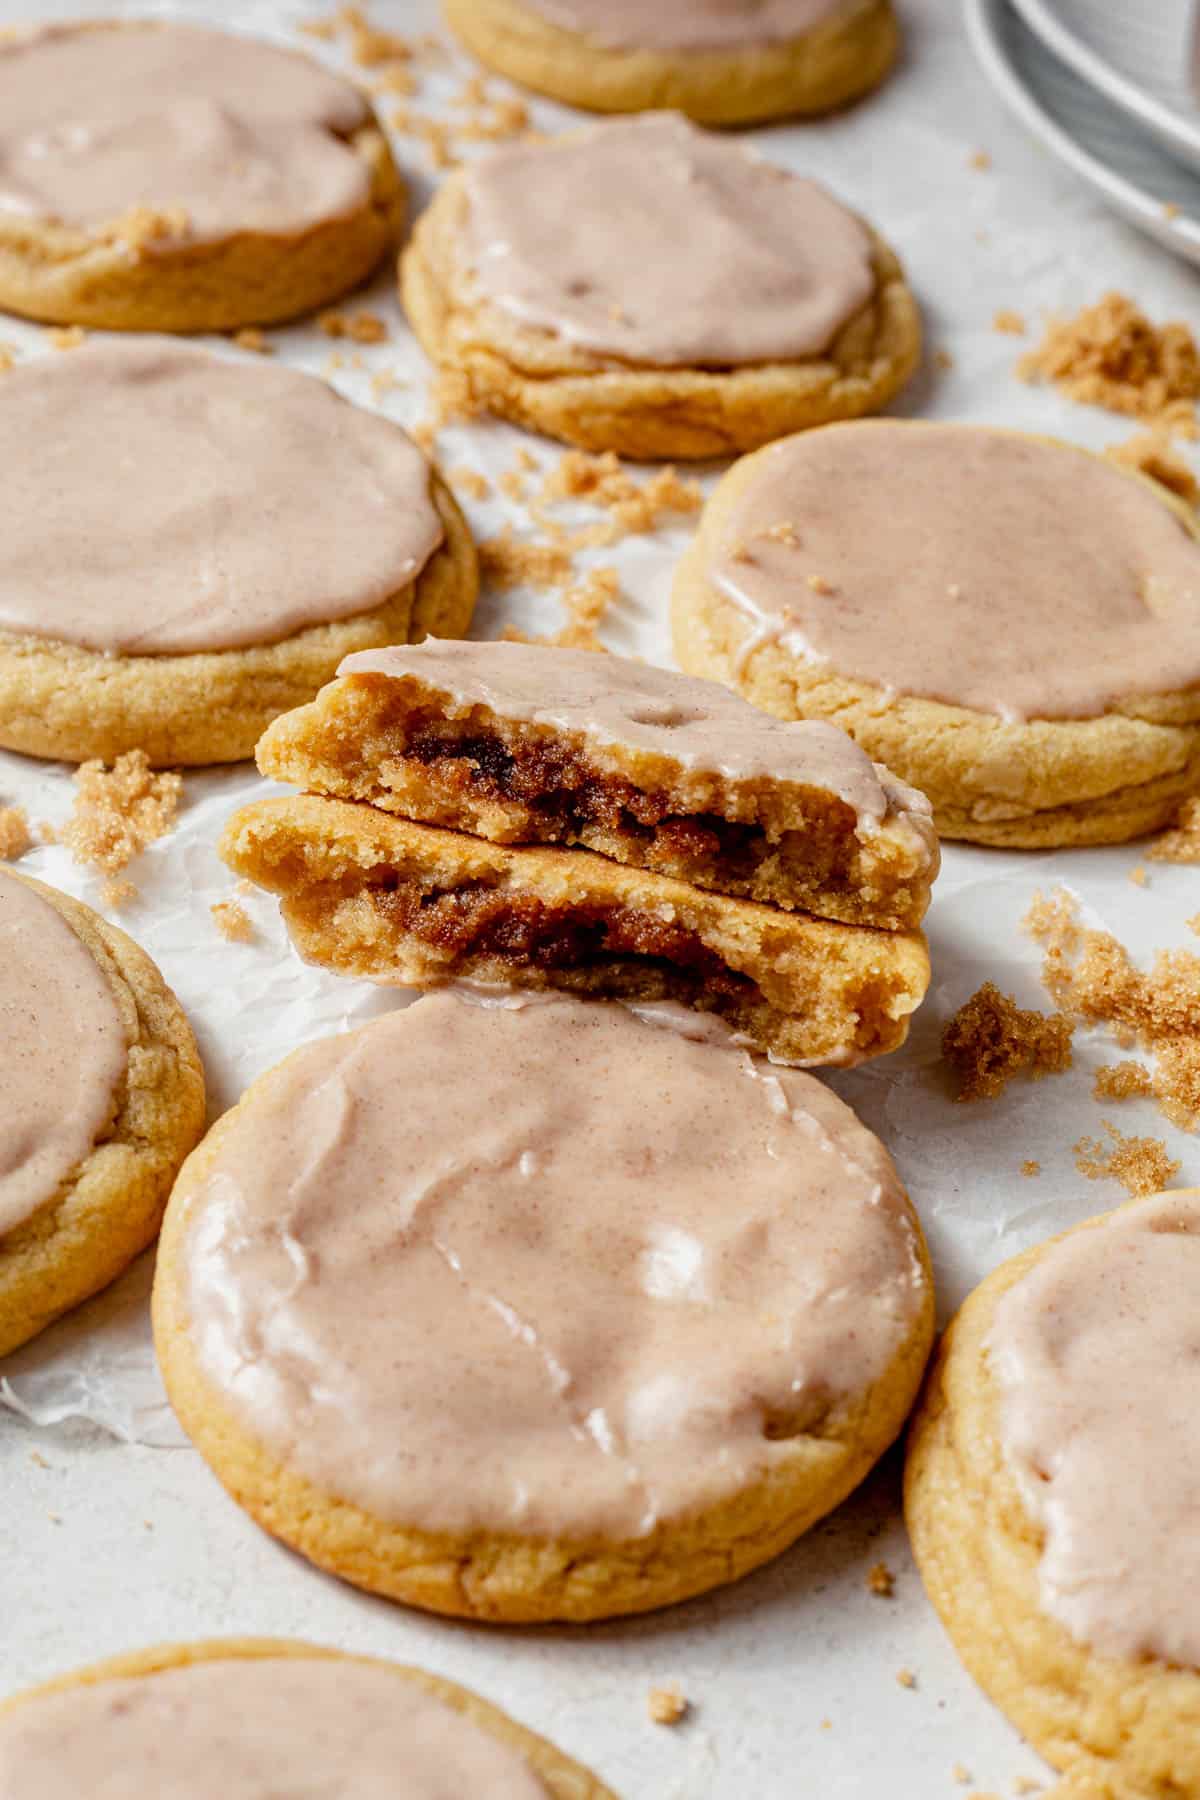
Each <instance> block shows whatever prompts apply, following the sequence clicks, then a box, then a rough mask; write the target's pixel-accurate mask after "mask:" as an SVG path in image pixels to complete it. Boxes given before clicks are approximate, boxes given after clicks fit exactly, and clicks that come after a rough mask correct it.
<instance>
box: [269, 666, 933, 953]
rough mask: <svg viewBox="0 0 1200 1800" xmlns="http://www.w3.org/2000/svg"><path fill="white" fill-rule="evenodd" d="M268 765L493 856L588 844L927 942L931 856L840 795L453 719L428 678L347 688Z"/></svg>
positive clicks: (473, 718) (327, 694) (525, 725)
mask: <svg viewBox="0 0 1200 1800" xmlns="http://www.w3.org/2000/svg"><path fill="white" fill-rule="evenodd" d="M257 755H258V765H259V768H260V769H261V770H262V772H263V774H264V775H270V776H273V777H274V778H275V779H276V780H279V781H286V782H289V783H290V784H291V785H292V786H294V787H297V788H299V789H300V790H301V791H302V792H305V793H319V794H322V795H327V796H330V797H333V798H336V799H341V800H360V801H366V802H367V803H368V804H369V805H371V806H375V807H378V808H380V809H381V810H382V811H384V812H388V813H397V814H399V815H401V816H402V817H404V818H407V819H412V820H415V821H417V822H419V823H421V824H425V825H437V826H442V827H445V828H448V829H450V830H455V831H465V832H471V833H474V834H475V835H477V836H479V837H483V838H487V839H488V840H489V841H490V842H493V843H499V844H564V845H583V846H585V847H586V848H588V849H590V850H594V851H597V852H598V853H599V854H600V855H602V856H607V857H609V858H611V859H612V860H613V861H615V862H619V863H624V864H626V865H627V866H629V867H632V868H639V869H649V870H652V871H654V872H655V873H656V874H659V875H666V876H669V877H671V878H672V879H674V880H676V881H685V882H689V883H691V884H692V885H693V886H696V887H702V888H706V889H712V890H713V891H715V892H717V893H721V894H727V895H730V896H732V897H734V898H738V899H745V900H756V901H761V902H762V903H763V904H765V905H774V906H781V907H784V908H785V909H787V910H791V909H793V908H796V907H802V908H803V909H804V910H805V911H807V912H811V913H813V914H815V915H817V916H818V917H820V918H829V919H838V920H841V921H843V922H844V923H847V924H851V925H872V926H877V927H879V928H880V929H882V930H885V931H891V930H904V929H915V928H916V927H917V926H918V925H919V924H920V922H921V919H922V917H923V916H924V913H925V910H926V908H927V906H928V902H929V891H930V885H931V872H932V870H931V859H930V854H929V849H928V846H927V845H926V844H925V843H924V842H917V841H914V838H913V834H912V833H911V832H903V831H896V830H892V829H889V826H888V825H887V824H886V823H885V824H884V825H882V826H881V827H880V828H879V829H878V830H877V831H875V832H873V833H872V834H871V835H870V836H869V837H866V838H860V837H858V836H856V835H855V826H856V823H857V815H856V814H855V812H854V811H853V809H852V808H851V807H850V806H848V805H847V804H846V803H845V802H844V801H842V800H840V799H839V798H838V797H837V796H836V795H834V794H830V793H827V792H823V791H822V790H820V789H818V788H801V787H800V785H799V784H798V783H795V782H791V783H788V784H786V789H784V788H783V787H782V786H781V784H780V783H778V782H777V781H775V780H774V779H773V778H772V777H771V776H769V775H762V776H755V777H752V778H751V777H743V778H738V779H734V778H732V777H729V776H725V775H722V773H721V772H720V771H719V770H717V769H694V768H691V767H684V766H682V765H680V764H675V765H674V766H673V768H671V767H669V765H668V764H667V760H666V759H665V758H664V757H663V756H661V755H654V754H650V753H647V752H645V751H641V750H638V749H637V748H635V747H633V746H631V745H621V744H606V745H604V747H603V749H596V748H593V747H592V746H590V745H589V742H588V740H587V737H586V735H585V733H584V732H582V731H580V730H568V729H564V728H562V727H557V728H556V727H552V726H549V725H542V724H538V723H535V722H533V721H526V720H522V719H519V718H510V717H506V716H505V715H504V714H503V712H498V711H496V710H494V709H493V708H491V707H486V706H482V705H472V706H471V707H470V708H465V707H458V706H456V705H453V704H452V703H451V702H450V700H449V697H448V696H447V695H446V694H445V693H444V692H441V691H440V690H438V689H437V688H436V686H433V685H430V684H429V683H425V682H422V681H421V680H419V679H418V677H416V676H415V675H413V676H406V677H404V678H403V679H391V678H389V677H388V676H385V675H374V676H373V675H370V674H366V673H363V674H353V675H349V676H346V677H343V678H342V679H341V680H339V681H337V682H334V683H333V684H332V685H331V686H329V687H327V688H325V689H324V690H323V691H322V693H321V694H320V695H319V696H318V698H317V699H316V700H315V701H314V702H313V703H312V704H311V705H309V706H305V707H301V708H299V709H298V710H297V711H295V712H293V713H289V714H287V715H286V716H285V717H282V718H279V719H276V720H275V722H274V724H273V725H272V726H270V727H269V729H268V730H267V732H266V733H265V735H264V736H263V738H262V740H261V742H260V743H259V746H258V752H257ZM785 819H786V823H784V820H785ZM932 869H936V860H934V861H933V863H932Z"/></svg>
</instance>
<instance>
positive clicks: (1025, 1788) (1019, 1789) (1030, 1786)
mask: <svg viewBox="0 0 1200 1800" xmlns="http://www.w3.org/2000/svg"><path fill="white" fill-rule="evenodd" d="M1041 1791H1042V1784H1041V1782H1040V1781H1035V1780H1034V1779H1033V1777H1032V1776H1031V1775H1018V1776H1017V1779H1016V1780H1015V1781H1014V1782H1013V1792H1014V1794H1040V1793H1041Z"/></svg>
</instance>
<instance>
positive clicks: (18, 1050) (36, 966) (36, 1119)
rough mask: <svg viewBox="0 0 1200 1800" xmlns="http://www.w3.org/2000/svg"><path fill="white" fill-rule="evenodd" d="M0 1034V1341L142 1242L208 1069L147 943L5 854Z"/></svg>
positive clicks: (188, 1132) (87, 1289)
mask: <svg viewBox="0 0 1200 1800" xmlns="http://www.w3.org/2000/svg"><path fill="white" fill-rule="evenodd" d="M0 1036H2V1038H3V1043H4V1078H5V1094H4V1106H3V1108H2V1109H0V1356H2V1355H4V1354H5V1353H6V1352H8V1351H9V1350H15V1349H16V1347H17V1345H18V1344H23V1343H24V1342H25V1341H26V1340H27V1339H28V1338H31V1337H34V1336H36V1334H37V1333H38V1332H39V1331H41V1330H43V1328H44V1327H45V1326H47V1325H49V1324H50V1323H51V1322H52V1321H53V1320H54V1319H56V1318H57V1317H58V1316H59V1314H60V1313H63V1312H66V1311H67V1309H68V1308H69V1307H72V1306H77V1305H78V1304H79V1303H80V1301H82V1300H86V1299H87V1298H88V1297H89V1296H90V1295H91V1294H95V1293H97V1292H98V1291H99V1290H100V1289H101V1288H102V1287H106V1286H107V1285H108V1283H109V1282H110V1281H113V1280H115V1279H116V1277H117V1276H118V1275H119V1274H120V1273H121V1272H122V1270H123V1269H125V1268H126V1267H127V1266H128V1264H129V1263H131V1262H132V1261H133V1259H134V1257H135V1256H138V1255H139V1254H140V1253H141V1251H143V1250H144V1249H145V1248H146V1246H147V1244H149V1243H151V1242H153V1239H154V1237H155V1234H156V1232H157V1231H158V1225H159V1220H160V1218H161V1217H162V1210H163V1207H164V1205H165V1204H166V1198H167V1194H168V1192H169V1191H170V1187H171V1183H172V1182H173V1181H174V1179H175V1176H176V1173H177V1172H178V1169H179V1165H180V1164H181V1163H182V1161H183V1159H184V1157H185V1156H186V1155H187V1153H188V1151H189V1150H190V1149H191V1148H192V1146H193V1144H195V1142H196V1140H197V1138H198V1137H199V1136H200V1133H201V1131H202V1129H203V1126H204V1075H203V1072H202V1070H201V1067H200V1058H199V1056H198V1054H197V1051H196V1044H195V1039H194V1038H193V1036H192V1033H191V1028H190V1027H189V1025H188V1022H187V1020H186V1018H185V1017H184V1015H183V1011H182V1009H181V1008H180V1006H179V1003H178V1001H177V1000H176V998H175V996H174V994H172V992H171V990H170V989H169V988H168V987H167V985H166V983H165V982H164V981H163V978H162V976H161V975H160V974H159V972H158V970H157V969H156V968H155V966H154V964H153V963H152V962H151V961H150V959H149V957H148V956H147V955H146V954H145V953H144V951H142V950H139V949H138V946H137V945H136V944H135V943H133V942H132V941H131V940H130V939H129V938H127V937H126V936H125V933H124V932H123V931H117V930H116V929H115V927H113V926H112V925H109V924H107V923H106V922H105V921H104V920H103V919H101V918H100V917H98V915H97V914H96V913H94V912H93V911H92V910H91V908H90V907H87V906H83V905H81V904H80V902H79V901H78V900H72V899H70V898H69V897H68V896H67V895H66V894H60V893H58V892H57V890H56V889H54V888H49V887H43V885H42V883H41V882H39V881H31V880H29V879H28V878H27V877H25V876H21V875H17V874H15V873H14V872H13V871H12V870H11V869H7V868H3V867H0ZM0 1785H2V1784H0Z"/></svg>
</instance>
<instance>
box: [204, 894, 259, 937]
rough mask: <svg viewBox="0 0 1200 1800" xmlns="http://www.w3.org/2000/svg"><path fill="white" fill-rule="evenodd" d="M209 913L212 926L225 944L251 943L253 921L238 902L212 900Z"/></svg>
mask: <svg viewBox="0 0 1200 1800" xmlns="http://www.w3.org/2000/svg"><path fill="white" fill-rule="evenodd" d="M209 911H210V912H211V913H212V916H213V924H214V925H215V926H216V928H217V930H218V931H219V932H220V934H221V936H222V937H223V938H224V939H225V941H226V942H227V943H230V944H250V943H253V941H254V921H253V920H252V919H251V917H250V914H249V913H248V912H247V911H246V909H245V907H244V906H243V905H242V903H241V901H240V900H214V901H213V904H212V905H211V907H210V908H209Z"/></svg>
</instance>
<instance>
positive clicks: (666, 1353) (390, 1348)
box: [179, 994, 927, 1541]
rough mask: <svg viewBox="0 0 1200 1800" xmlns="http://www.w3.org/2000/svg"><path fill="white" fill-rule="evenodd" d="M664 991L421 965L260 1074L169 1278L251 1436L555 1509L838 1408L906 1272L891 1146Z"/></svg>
mask: <svg viewBox="0 0 1200 1800" xmlns="http://www.w3.org/2000/svg"><path fill="white" fill-rule="evenodd" d="M670 1014H671V1009H668V1015H670ZM673 1016H675V1017H676V1018H678V1019H679V1020H680V1025H679V1028H678V1029H671V1028H667V1027H665V1026H660V1025H651V1024H647V1023H643V1022H642V1021H641V1020H639V1019H638V1018H636V1017H635V1016H634V1014H633V1013H632V1012H630V1011H628V1010H626V1009H625V1008H624V1007H621V1006H618V1005H614V1004H607V1003H602V1002H592V1003H585V1002H579V1001H573V1000H564V999H558V998H547V999H532V1000H526V999H522V998H520V997H515V996H514V997H510V998H509V999H508V1000H507V1001H505V1002H501V1003H496V1002H495V1001H493V1002H491V1003H487V1004H481V1003H479V1002H477V1001H472V1000H470V999H467V998H463V997H459V996H457V995H453V994H439V995H434V996H432V997H430V998H427V999H423V1000H421V1001H419V1002H418V1003H417V1004H416V1005H415V1006H412V1007H410V1008H408V1009H407V1010H405V1011H402V1012H397V1013H392V1014H390V1015H388V1016H387V1017H385V1018H383V1019H381V1020H379V1021H377V1022H376V1023H374V1024H372V1025H369V1026H367V1027H366V1028H365V1029H363V1030H360V1031H356V1032H353V1033H350V1034H348V1035H346V1036H342V1037H337V1038H331V1039H327V1040H325V1041H324V1042H322V1043H318V1044H314V1045H311V1046H310V1047H308V1048H307V1049H304V1050H302V1051H300V1052H299V1053H298V1054H297V1055H295V1056H293V1057H291V1058H290V1059H289V1060H288V1061H287V1062H285V1063H284V1064H282V1065H281V1066H280V1068H279V1069H278V1070H276V1071H275V1072H274V1073H273V1074H271V1075H269V1076H267V1077H266V1078H265V1080H264V1081H263V1082H262V1083H260V1084H259V1085H258V1086H257V1087H256V1088H255V1089H254V1090H253V1091H252V1094H251V1096H250V1098H249V1100H248V1101H246V1102H244V1103H243V1106H242V1108H241V1109H239V1110H238V1111H237V1112H236V1113H235V1114H233V1115H232V1117H231V1119H230V1121H229V1123H228V1124H227V1125H225V1126H223V1127H222V1135H221V1139H220V1142H219V1148H218V1153H217V1155H216V1156H215V1158H214V1159H213V1160H212V1162H211V1163H210V1164H209V1165H208V1167H207V1170H206V1171H205V1174H204V1175H203V1177H202V1179H201V1183H200V1185H199V1187H198V1188H197V1189H193V1190H192V1191H190V1192H189V1194H188V1197H187V1202H186V1204H187V1224H186V1227H185V1234H184V1237H183V1240H182V1245H183V1249H182V1254H183V1259H184V1260H183V1266H182V1269H181V1273H180V1276H179V1281H180V1286H181V1302H182V1312H183V1316H184V1317H185V1319H187V1320H188V1321H189V1323H188V1326H187V1328H188V1329H189V1331H190V1334H191V1338H192V1342H193V1345H194V1350H195V1355H196V1358H197V1363H198V1367H199V1369H200V1371H201V1372H202V1374H203V1376H204V1377H205V1378H206V1380H207V1382H208V1383H209V1384H210V1385H211V1386H212V1387H213V1388H215V1390H216V1391H217V1392H218V1393H219V1394H220V1395H221V1396H222V1398H223V1400H224V1402H225V1404H226V1405H227V1406H228V1407H229V1408H230V1409H231V1410H232V1412H233V1414H234V1416H235V1417H236V1418H237V1419H239V1420H240V1421H241V1423H242V1425H243V1426H244V1427H245V1429H246V1430H247V1431H248V1432H249V1433H250V1434H251V1435H252V1436H253V1438H254V1440H255V1441H256V1442H257V1443H259V1444H261V1445H262V1446H264V1447H265V1449H266V1450H267V1451H268V1452H269V1453H270V1454H271V1455H273V1456H274V1457H276V1458H278V1459H279V1460H280V1461H282V1462H283V1463H284V1464H285V1465H286V1466H287V1467H288V1468H289V1469H292V1470H298V1471H299V1472H300V1473H302V1474H304V1475H305V1476H307V1477H308V1478H309V1479H310V1480H312V1481H313V1482H315V1483H316V1484H318V1486H320V1487H322V1488H323V1489H324V1490H325V1491H327V1492H334V1493H336V1494H338V1495H339V1496H340V1497H341V1498H342V1499H343V1500H348V1501H351V1502H353V1503H355V1504H357V1505H359V1506H361V1507H363V1508H364V1509H365V1510H366V1511H368V1512H369V1513H371V1514H373V1515H374V1516H375V1517H377V1518H379V1519H381V1520H384V1521H389V1522H394V1523H398V1524H404V1525H407V1526H410V1527H415V1528H420V1529H424V1530H428V1531H432V1532H438V1531H446V1532H452V1533H463V1532H470V1531H476V1530H478V1531H492V1532H499V1533H504V1532H517V1533H523V1534H535V1535H537V1536H539V1537H548V1538H559V1539H563V1540H568V1541H571V1540H578V1539H586V1538H589V1537H594V1536H606V1537H613V1538H616V1539H625V1538H630V1537H637V1536H641V1535H645V1534H647V1533H649V1532H651V1531H652V1530H653V1529H654V1528H655V1526H656V1525H657V1524H658V1523H659V1522H660V1521H667V1520H673V1519H679V1518H682V1517H686V1516H688V1515H690V1514H693V1513H695V1512H696V1511H698V1510H700V1509H703V1508H704V1507H706V1506H708V1505H711V1504H714V1503H716V1502H718V1501H720V1500H721V1499H723V1498H725V1497H727V1496H729V1495H730V1494H732V1493H735V1492H738V1491H740V1490H742V1489H743V1488H744V1487H746V1486H748V1485H751V1484H756V1483H757V1482H758V1481H759V1480H761V1479H765V1478H767V1477H769V1475H770V1473H771V1471H772V1469H774V1468H775V1467H776V1466H777V1465H779V1464H780V1463H781V1462H783V1461H786V1460H787V1459H788V1458H789V1457H792V1456H794V1453H795V1446H794V1444H791V1443H789V1441H788V1440H789V1439H791V1438H794V1437H797V1436H800V1435H803V1434H805V1433H810V1432H811V1433H813V1434H815V1435H818V1436H819V1435H821V1434H822V1431H823V1429H828V1428H829V1427H830V1422H831V1421H832V1422H833V1424H834V1426H836V1422H837V1420H838V1417H839V1415H840V1414H841V1413H842V1412H843V1409H844V1407H845V1405H846V1403H847V1402H851V1401H853V1400H856V1399H857V1398H859V1397H861V1396H862V1394H863V1393H864V1391H866V1390H868V1389H869V1388H871V1387H872V1385H873V1384H874V1383H876V1382H878V1381H879V1380H880V1379H881V1377H883V1376H884V1375H885V1374H886V1372H887V1370H888V1368H889V1366H890V1365H891V1363H892V1361H893V1359H894V1358H895V1357H896V1356H897V1355H898V1353H899V1352H900V1351H901V1350H902V1349H903V1347H904V1345H905V1344H906V1343H907V1342H908V1340H909V1338H910V1337H911V1334H912V1333H913V1331H914V1330H915V1329H916V1328H917V1326H918V1324H919V1321H920V1318H921V1316H922V1313H923V1310H924V1307H925V1304H926V1301H927V1288H926V1276H925V1272H924V1268H923V1265H922V1262H921V1260H920V1253H919V1240H918V1233H917V1229H916V1226H915V1223H914V1220H913V1217H912V1214H911V1211H910V1209H909V1207H908V1204H907V1201H906V1199H905V1196H904V1193H903V1190H902V1188H901V1187H900V1184H899V1180H898V1178H897V1176H896V1172H895V1169H894V1168H893V1165H892V1163H891V1160H890V1158H889V1157H888V1155H887V1153H886V1151H885V1150H884V1149H883V1146H882V1145H881V1144H880V1143H879V1142H878V1140H877V1139H876V1138H875V1137H873V1136H872V1134H871V1133H870V1132H868V1131H867V1130H866V1129H865V1128H864V1127H863V1126H862V1125H860V1124H859V1122H858V1121H857V1119H856V1118H855V1117H854V1115H853V1114H852V1113H851V1112H850V1111H849V1109H848V1108H847V1107H846V1106H844V1105H843V1103H842V1102H841V1101H840V1100H838V1099H837V1098H836V1097H835V1096H834V1095H833V1094H831V1093H830V1092H829V1090H828V1089H827V1088H825V1087H824V1086H822V1085H821V1083H820V1082H818V1081H816V1080H814V1079H813V1078H812V1077H811V1076H807V1075H803V1074H800V1073H797V1072H796V1071H794V1070H789V1069H773V1068H771V1067H770V1066H769V1065H767V1064H766V1063H763V1062H760V1061H757V1060H755V1059H753V1058H751V1057H750V1056H748V1055H745V1054H743V1053H741V1052H739V1051H737V1050H735V1049H733V1048H731V1047H730V1045H729V1043H728V1041H727V1039H728V1034H727V1033H724V1034H722V1033H720V1031H719V1028H717V1030H715V1031H714V1029H713V1026H712V1022H711V1021H703V1020H701V1021H696V1020H695V1019H693V1018H692V1016H691V1015H687V1014H683V1013H682V1010H681V1009H676V1012H675V1014H674V1015H673Z"/></svg>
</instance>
